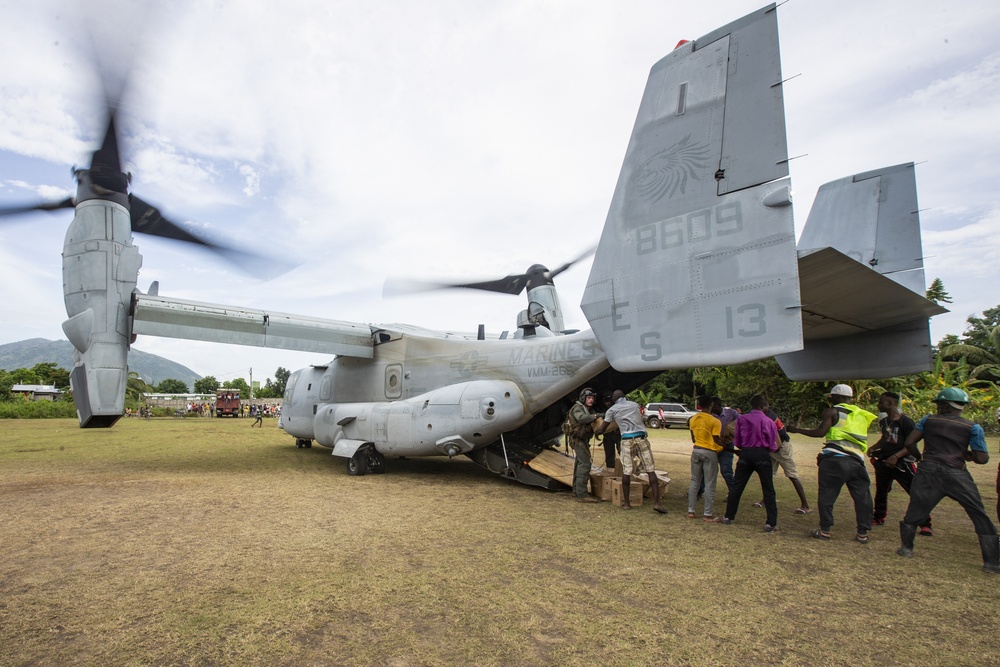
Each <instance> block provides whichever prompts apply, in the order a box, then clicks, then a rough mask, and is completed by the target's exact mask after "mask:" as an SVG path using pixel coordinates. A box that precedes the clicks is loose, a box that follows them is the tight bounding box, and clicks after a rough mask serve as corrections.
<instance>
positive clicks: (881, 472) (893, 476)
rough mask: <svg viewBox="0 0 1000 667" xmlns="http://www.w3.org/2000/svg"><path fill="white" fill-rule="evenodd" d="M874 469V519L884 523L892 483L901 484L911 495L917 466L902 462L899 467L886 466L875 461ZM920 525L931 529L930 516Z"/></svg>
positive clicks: (887, 512) (873, 463) (882, 462)
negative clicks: (911, 486)
mask: <svg viewBox="0 0 1000 667" xmlns="http://www.w3.org/2000/svg"><path fill="white" fill-rule="evenodd" d="M872 467H873V468H874V469H875V510H874V512H873V514H872V519H874V520H876V521H884V520H885V517H886V516H887V515H888V514H889V492H890V491H892V483H893V482H899V485H900V486H901V487H903V490H904V491H906V493H907V494H909V493H910V485H911V484H913V476H914V475H915V474H916V473H917V466H916V465H914V464H913V463H909V462H907V461H902V460H900V462H899V463H898V464H897V465H894V466H890V465H886V463H885V461H882V460H879V459H873V460H872ZM920 525H921V526H927V527H928V528H930V527H931V518H930V517H929V516H928V517H927V521H925V522H924V523H922V524H920Z"/></svg>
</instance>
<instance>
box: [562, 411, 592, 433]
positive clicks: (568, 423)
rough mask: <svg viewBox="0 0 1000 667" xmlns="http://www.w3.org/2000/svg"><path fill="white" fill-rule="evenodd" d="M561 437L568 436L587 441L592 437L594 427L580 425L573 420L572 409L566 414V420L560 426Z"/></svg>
mask: <svg viewBox="0 0 1000 667" xmlns="http://www.w3.org/2000/svg"><path fill="white" fill-rule="evenodd" d="M560 428H561V429H562V432H563V435H568V436H571V437H574V438H578V439H580V440H589V439H590V436H592V435H594V425H593V424H581V423H579V422H578V421H576V420H575V419H573V409H572V408H570V411H569V412H567V413H566V419H564V420H563V423H562V426H561V427H560Z"/></svg>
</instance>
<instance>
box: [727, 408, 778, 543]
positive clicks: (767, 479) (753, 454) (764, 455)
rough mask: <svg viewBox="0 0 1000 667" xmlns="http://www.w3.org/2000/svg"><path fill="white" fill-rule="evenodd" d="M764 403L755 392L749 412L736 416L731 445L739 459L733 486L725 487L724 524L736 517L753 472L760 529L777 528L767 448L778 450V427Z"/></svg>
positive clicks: (771, 531) (775, 500) (767, 530)
mask: <svg viewBox="0 0 1000 667" xmlns="http://www.w3.org/2000/svg"><path fill="white" fill-rule="evenodd" d="M765 403H766V401H765V400H764V397H763V396H761V395H760V394H757V395H756V396H754V397H753V398H751V399H750V412H748V413H747V414H745V415H740V416H739V417H738V418H737V419H736V432H735V433H734V434H733V445H734V446H735V447H736V450H737V452H738V453H739V457H740V460H739V462H738V463H737V464H736V473H735V475H734V478H733V487H732V488H731V489H730V490H729V500H728V502H726V516H725V517H724V518H723V519H722V522H721V523H724V524H727V525H728V524H731V523H732V522H733V519H735V518H736V511H737V510H738V509H739V508H740V497H741V496H742V495H743V489H745V488H746V485H747V482H749V481H750V475H752V474H753V473H757V476H758V477H759V478H760V488H761V490H762V491H763V492H764V508H765V509H766V510H767V523H765V524H764V532H765V533H773V532H775V531H777V530H778V502H777V498H776V496H775V494H774V476H773V472H772V470H771V452H775V451H777V450H778V446H779V442H778V427H777V426H775V424H774V421H773V420H772V419H771V418H770V417H768V416H767V415H766V414H764V411H763V407H764V404H765Z"/></svg>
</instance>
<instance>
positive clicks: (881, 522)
mask: <svg viewBox="0 0 1000 667" xmlns="http://www.w3.org/2000/svg"><path fill="white" fill-rule="evenodd" d="M872 525H873V526H884V525H885V519H872Z"/></svg>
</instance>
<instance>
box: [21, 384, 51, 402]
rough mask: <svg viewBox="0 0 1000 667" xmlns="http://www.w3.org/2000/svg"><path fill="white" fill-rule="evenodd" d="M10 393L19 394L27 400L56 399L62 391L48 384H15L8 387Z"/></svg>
mask: <svg viewBox="0 0 1000 667" xmlns="http://www.w3.org/2000/svg"><path fill="white" fill-rule="evenodd" d="M10 393H11V394H15V395H16V394H20V395H21V396H23V397H24V398H25V399H27V400H29V401H58V400H59V399H61V398H62V395H63V392H61V391H59V390H58V389H56V388H55V386H54V385H50V384H15V385H13V386H12V387H11V388H10Z"/></svg>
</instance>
